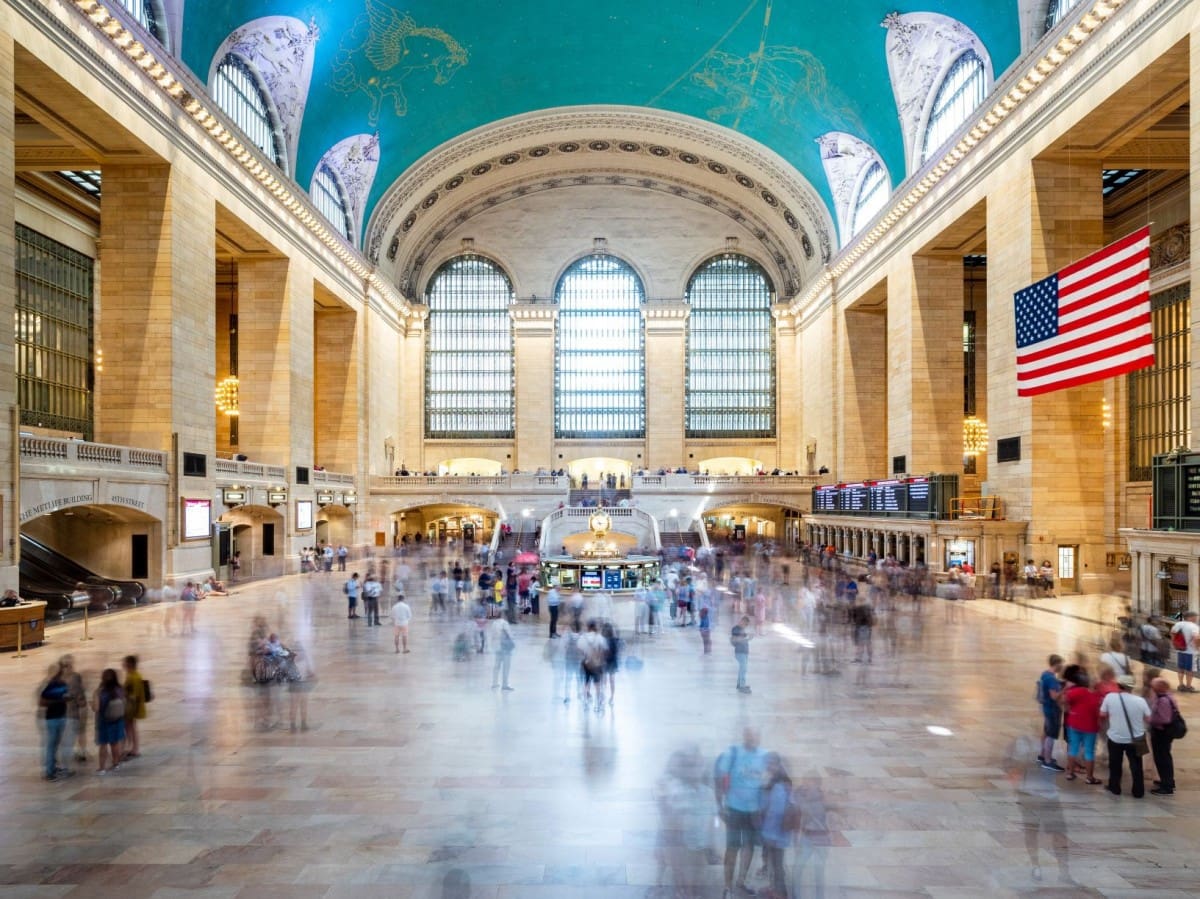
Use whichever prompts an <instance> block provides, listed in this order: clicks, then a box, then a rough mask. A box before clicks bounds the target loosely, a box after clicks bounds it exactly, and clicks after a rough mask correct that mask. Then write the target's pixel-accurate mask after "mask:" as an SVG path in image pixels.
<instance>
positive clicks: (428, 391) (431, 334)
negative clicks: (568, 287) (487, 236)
mask: <svg viewBox="0 0 1200 899" xmlns="http://www.w3.org/2000/svg"><path fill="white" fill-rule="evenodd" d="M512 299H513V290H512V283H511V282H510V281H509V279H508V276H507V275H506V274H505V273H504V272H503V270H501V269H500V267H499V266H497V265H496V264H495V263H493V262H491V261H490V260H488V259H484V258H482V257H479V256H460V257H458V258H456V259H452V260H450V261H449V262H447V263H446V264H445V265H443V266H442V267H441V268H440V269H438V271H437V273H436V274H435V275H434V276H433V279H432V280H431V281H430V282H429V289H428V291H427V292H426V300H425V301H426V304H427V305H428V306H429V322H428V325H427V335H426V341H427V342H426V360H425V436H426V437H429V438H431V439H439V438H443V439H467V440H470V439H489V438H492V439H495V438H500V439H503V438H510V437H512V436H513V433H514V411H515V403H514V396H513V386H514V384H513V333H512V319H511V318H510V317H509V305H510V304H511V303H512Z"/></svg>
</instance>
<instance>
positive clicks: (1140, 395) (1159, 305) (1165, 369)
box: [1126, 285, 1192, 481]
mask: <svg viewBox="0 0 1200 899" xmlns="http://www.w3.org/2000/svg"><path fill="white" fill-rule="evenodd" d="M1150 305H1151V319H1152V321H1153V323H1154V365H1152V366H1150V367H1149V368H1143V369H1141V370H1140V371H1135V372H1131V373H1130V374H1128V375H1127V376H1126V378H1127V381H1126V383H1127V384H1128V393H1129V480H1131V481H1148V480H1150V476H1151V465H1152V463H1153V460H1154V457H1155V456H1156V455H1160V454H1162V453H1168V452H1170V451H1171V450H1174V449H1178V448H1179V447H1181V446H1184V447H1186V446H1191V444H1192V432H1191V417H1192V394H1191V366H1192V353H1191V341H1192V338H1191V333H1192V332H1191V299H1190V293H1189V288H1188V287H1187V286H1186V285H1184V286H1181V287H1176V288H1172V289H1170V290H1164V291H1162V292H1160V293H1157V294H1155V295H1154V296H1152V297H1151V299H1150Z"/></svg>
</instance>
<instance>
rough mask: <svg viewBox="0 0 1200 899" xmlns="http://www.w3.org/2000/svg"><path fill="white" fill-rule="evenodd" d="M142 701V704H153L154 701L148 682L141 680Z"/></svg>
mask: <svg viewBox="0 0 1200 899" xmlns="http://www.w3.org/2000/svg"><path fill="white" fill-rule="evenodd" d="M142 701H143V702H153V701H154V691H153V690H151V689H150V681H148V680H145V679H143V680H142Z"/></svg>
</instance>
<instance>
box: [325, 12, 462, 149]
mask: <svg viewBox="0 0 1200 899" xmlns="http://www.w3.org/2000/svg"><path fill="white" fill-rule="evenodd" d="M468 58H469V57H468V54H467V50H466V48H465V47H463V46H462V44H460V43H459V42H458V41H457V40H455V39H454V38H453V37H451V36H450V35H449V34H447V33H446V32H445V31H443V30H442V29H441V28H430V27H426V26H421V25H418V24H417V23H416V21H415V20H414V19H413V17H412V16H410V15H409V14H408V13H406V12H401V11H399V10H397V9H394V8H393V7H391V6H388V5H386V4H384V3H378V2H371V0H367V10H366V13H365V14H364V15H362V16H360V17H359V19H358V21H357V22H355V24H354V28H353V29H351V30H350V31H349V32H348V33H347V34H346V36H345V37H344V38H343V39H342V43H341V45H340V46H339V48H338V52H337V55H336V57H335V58H334V61H333V81H332V85H333V87H334V88H335V89H336V90H338V91H340V92H341V93H343V94H354V93H360V92H361V93H364V94H366V95H367V96H368V97H369V98H370V100H371V111H370V113H369V114H368V116H367V120H368V121H369V122H370V123H371V125H372V126H375V125H378V124H379V117H380V116H381V115H382V114H383V110H384V103H385V102H387V103H389V104H390V109H391V111H392V112H393V113H394V114H395V115H397V116H403V115H407V114H408V96H407V95H406V94H405V86H406V84H407V83H409V81H410V79H414V78H419V77H429V76H432V80H433V83H434V84H446V83H447V82H449V81H450V79H451V78H453V77H454V73H455V72H456V71H458V70H459V69H461V68H462V67H463V66H465V65H466V64H467V60H468Z"/></svg>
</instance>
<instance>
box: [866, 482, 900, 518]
mask: <svg viewBox="0 0 1200 899" xmlns="http://www.w3.org/2000/svg"><path fill="white" fill-rule="evenodd" d="M907 511H908V488H907V486H906V484H905V482H904V481H903V480H901V479H898V478H896V479H892V480H889V481H876V482H875V483H874V484H872V485H871V514H872V515H903V514H904V513H905V512H907Z"/></svg>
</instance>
